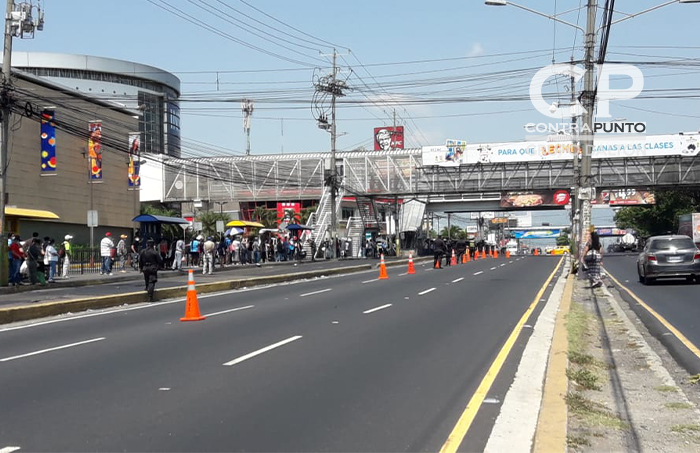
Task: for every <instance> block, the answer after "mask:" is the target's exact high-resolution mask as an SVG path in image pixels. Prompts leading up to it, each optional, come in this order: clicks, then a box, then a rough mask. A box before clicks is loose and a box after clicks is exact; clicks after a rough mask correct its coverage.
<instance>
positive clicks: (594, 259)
mask: <svg viewBox="0 0 700 453" xmlns="http://www.w3.org/2000/svg"><path fill="white" fill-rule="evenodd" d="M583 260H584V262H585V264H586V267H587V269H588V278H589V279H590V281H591V287H592V288H598V287H600V286H603V280H602V278H601V276H600V263H601V261H602V260H603V254H602V245H601V243H600V236H598V233H597V232H596V231H595V227H594V226H593V225H591V230H590V237H589V239H588V242H587V243H586V247H585V248H584V249H583Z"/></svg>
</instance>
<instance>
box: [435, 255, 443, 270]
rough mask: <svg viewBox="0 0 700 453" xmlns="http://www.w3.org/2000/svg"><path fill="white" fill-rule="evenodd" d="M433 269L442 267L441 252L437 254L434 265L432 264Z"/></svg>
mask: <svg viewBox="0 0 700 453" xmlns="http://www.w3.org/2000/svg"><path fill="white" fill-rule="evenodd" d="M433 269H442V254H440V255H438V259H437V261H436V262H435V266H433Z"/></svg>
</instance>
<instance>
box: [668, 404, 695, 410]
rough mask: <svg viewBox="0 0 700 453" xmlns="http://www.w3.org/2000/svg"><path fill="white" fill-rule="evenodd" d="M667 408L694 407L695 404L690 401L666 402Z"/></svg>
mask: <svg viewBox="0 0 700 453" xmlns="http://www.w3.org/2000/svg"><path fill="white" fill-rule="evenodd" d="M664 407H666V409H692V408H693V405H692V404H688V403H666V404H664Z"/></svg>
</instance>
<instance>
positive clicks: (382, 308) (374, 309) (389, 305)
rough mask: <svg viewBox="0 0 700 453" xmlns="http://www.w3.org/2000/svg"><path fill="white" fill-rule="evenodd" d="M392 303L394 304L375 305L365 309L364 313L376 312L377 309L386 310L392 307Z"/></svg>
mask: <svg viewBox="0 0 700 453" xmlns="http://www.w3.org/2000/svg"><path fill="white" fill-rule="evenodd" d="M391 305H392V304H386V305H382V306H381V307H375V308H372V309H370V310H367V311H363V312H362V314H365V315H368V314H370V313H374V312H375V311H379V310H384V309H385V308H389V307H391Z"/></svg>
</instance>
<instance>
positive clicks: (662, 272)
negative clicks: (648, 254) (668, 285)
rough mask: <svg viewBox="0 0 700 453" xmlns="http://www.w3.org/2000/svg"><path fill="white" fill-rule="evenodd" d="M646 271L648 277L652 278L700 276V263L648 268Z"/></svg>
mask: <svg viewBox="0 0 700 453" xmlns="http://www.w3.org/2000/svg"><path fill="white" fill-rule="evenodd" d="M645 270H646V272H645V274H646V276H647V277H652V278H660V277H669V278H670V277H690V276H700V263H693V264H679V265H675V266H674V265H657V266H647V267H646V269H645Z"/></svg>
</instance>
